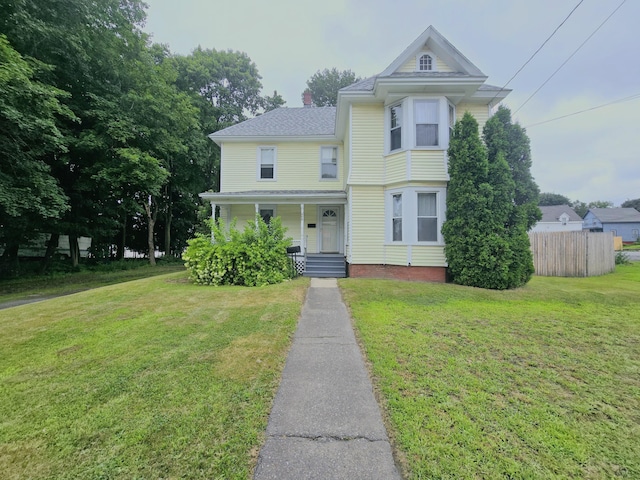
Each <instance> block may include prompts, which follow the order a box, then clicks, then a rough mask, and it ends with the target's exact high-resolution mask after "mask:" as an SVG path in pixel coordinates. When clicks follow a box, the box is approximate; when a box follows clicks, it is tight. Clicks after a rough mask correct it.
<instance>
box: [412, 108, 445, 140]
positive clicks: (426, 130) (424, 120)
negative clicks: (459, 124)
mask: <svg viewBox="0 0 640 480" xmlns="http://www.w3.org/2000/svg"><path fill="white" fill-rule="evenodd" d="M413 109H414V115H415V120H416V147H435V146H438V145H440V140H439V132H438V130H439V122H440V119H439V117H440V115H439V110H440V102H439V101H438V100H416V101H415V102H414V104H413Z"/></svg>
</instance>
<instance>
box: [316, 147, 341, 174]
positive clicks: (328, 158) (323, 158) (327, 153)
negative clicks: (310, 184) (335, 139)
mask: <svg viewBox="0 0 640 480" xmlns="http://www.w3.org/2000/svg"><path fill="white" fill-rule="evenodd" d="M320 178H321V179H323V180H335V179H336V178H338V147H321V148H320Z"/></svg>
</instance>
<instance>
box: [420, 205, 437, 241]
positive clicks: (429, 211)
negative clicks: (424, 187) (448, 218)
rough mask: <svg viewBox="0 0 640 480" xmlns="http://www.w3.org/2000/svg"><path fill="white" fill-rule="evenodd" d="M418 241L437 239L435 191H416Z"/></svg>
mask: <svg viewBox="0 0 640 480" xmlns="http://www.w3.org/2000/svg"><path fill="white" fill-rule="evenodd" d="M418 241H419V242H437V241H438V204H437V195H436V193H418Z"/></svg>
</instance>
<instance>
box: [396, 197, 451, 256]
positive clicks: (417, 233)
mask: <svg viewBox="0 0 640 480" xmlns="http://www.w3.org/2000/svg"><path fill="white" fill-rule="evenodd" d="M445 197H446V188H445V187H404V188H398V189H394V190H391V191H387V202H386V224H387V234H386V240H387V242H390V243H395V242H397V243H401V244H403V245H443V242H444V240H443V238H442V234H441V230H442V224H443V223H444V214H445V210H446V206H445ZM403 220H404V221H403Z"/></svg>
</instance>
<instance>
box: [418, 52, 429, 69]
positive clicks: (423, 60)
mask: <svg viewBox="0 0 640 480" xmlns="http://www.w3.org/2000/svg"><path fill="white" fill-rule="evenodd" d="M418 70H420V71H421V72H424V71H429V70H433V58H431V55H427V54H426V53H425V54H424V55H422V56H421V57H420V60H418Z"/></svg>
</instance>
